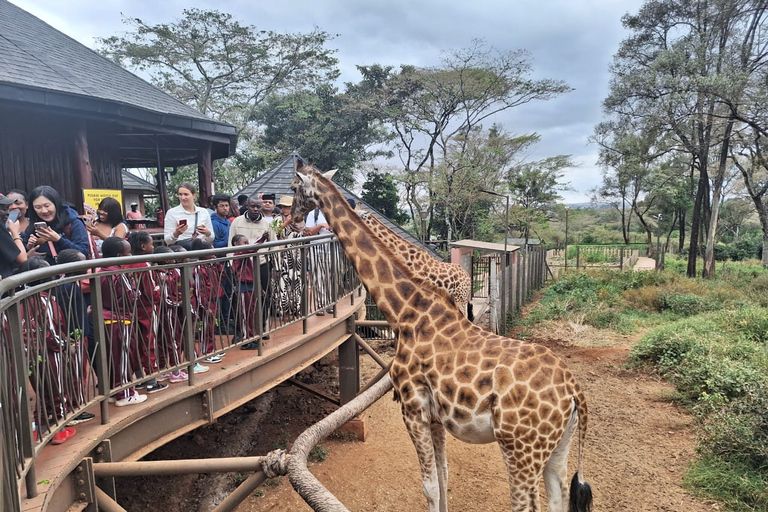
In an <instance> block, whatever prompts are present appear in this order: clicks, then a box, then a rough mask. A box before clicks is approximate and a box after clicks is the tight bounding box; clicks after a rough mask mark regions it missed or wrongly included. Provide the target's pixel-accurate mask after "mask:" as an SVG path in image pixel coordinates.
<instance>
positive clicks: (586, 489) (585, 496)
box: [568, 393, 592, 512]
mask: <svg viewBox="0 0 768 512" xmlns="http://www.w3.org/2000/svg"><path fill="white" fill-rule="evenodd" d="M576 408H577V409H576V411H575V412H576V413H577V414H578V417H579V425H578V428H579V459H578V460H579V462H578V468H577V469H576V473H575V474H574V475H573V479H571V492H570V499H569V505H568V512H591V510H592V488H591V487H590V486H589V484H588V483H587V482H585V481H583V480H581V478H579V473H581V472H582V464H583V461H584V448H585V447H586V442H587V402H586V400H585V399H584V395H583V394H581V393H579V396H578V399H577V402H576Z"/></svg>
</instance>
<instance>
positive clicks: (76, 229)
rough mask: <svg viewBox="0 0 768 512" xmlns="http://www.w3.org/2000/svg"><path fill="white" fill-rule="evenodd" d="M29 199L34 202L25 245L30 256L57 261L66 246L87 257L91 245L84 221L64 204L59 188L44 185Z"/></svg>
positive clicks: (36, 189) (52, 262) (52, 263)
mask: <svg viewBox="0 0 768 512" xmlns="http://www.w3.org/2000/svg"><path fill="white" fill-rule="evenodd" d="M29 199H30V202H31V203H32V211H31V215H30V219H29V221H30V226H29V228H27V236H28V239H27V245H26V248H27V253H28V255H29V256H42V257H44V258H45V259H46V261H47V262H48V264H49V265H54V264H56V256H57V255H58V253H60V252H61V251H63V250H64V249H77V250H78V251H80V252H81V253H83V254H84V255H85V256H86V257H88V255H89V254H90V249H91V244H90V241H89V240H88V232H87V231H86V230H85V224H83V221H81V220H80V218H79V217H78V215H77V212H76V211H75V210H74V209H73V208H71V207H69V206H67V205H65V204H64V201H63V200H62V198H61V196H60V195H59V193H58V192H57V191H56V189H54V188H53V187H51V186H48V185H41V186H39V187H37V188H35V189H34V190H33V191H32V193H31V194H30V196H29Z"/></svg>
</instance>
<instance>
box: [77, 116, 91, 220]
mask: <svg viewBox="0 0 768 512" xmlns="http://www.w3.org/2000/svg"><path fill="white" fill-rule="evenodd" d="M72 171H73V174H74V179H75V188H76V189H77V190H83V189H86V188H93V170H92V169H91V156H90V154H89V153H88V127H87V125H86V123H85V121H84V120H82V121H80V122H78V123H77V125H76V126H75V134H74V148H73V150H72ZM75 207H76V209H77V211H79V212H81V213H82V212H83V198H82V197H79V198H78V200H77V201H76V204H75Z"/></svg>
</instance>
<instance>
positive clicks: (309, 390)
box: [288, 379, 341, 405]
mask: <svg viewBox="0 0 768 512" xmlns="http://www.w3.org/2000/svg"><path fill="white" fill-rule="evenodd" d="M288 382H290V383H291V384H293V385H294V386H296V387H297V388H299V389H303V390H304V391H306V392H307V393H312V394H313V395H315V396H317V397H320V398H322V399H323V400H325V401H326V402H330V403H332V404H333V405H341V404H340V403H339V399H338V398H337V397H335V396H331V395H329V394H327V393H323V392H322V391H320V390H319V389H317V388H315V387H314V386H310V385H309V384H304V383H303V382H301V381H299V380H296V379H288Z"/></svg>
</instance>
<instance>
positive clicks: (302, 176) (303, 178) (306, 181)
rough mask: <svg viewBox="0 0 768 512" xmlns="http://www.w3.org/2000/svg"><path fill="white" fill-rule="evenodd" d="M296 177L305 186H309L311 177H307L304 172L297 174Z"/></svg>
mask: <svg viewBox="0 0 768 512" xmlns="http://www.w3.org/2000/svg"><path fill="white" fill-rule="evenodd" d="M296 177H297V178H299V179H300V180H301V184H302V185H303V186H307V185H309V176H307V175H306V174H304V173H302V172H297V173H296Z"/></svg>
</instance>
